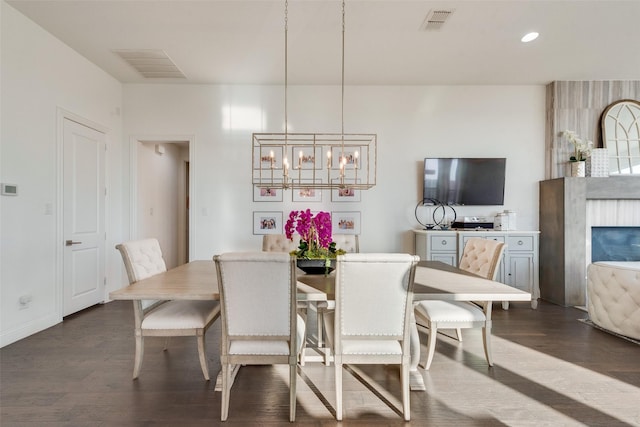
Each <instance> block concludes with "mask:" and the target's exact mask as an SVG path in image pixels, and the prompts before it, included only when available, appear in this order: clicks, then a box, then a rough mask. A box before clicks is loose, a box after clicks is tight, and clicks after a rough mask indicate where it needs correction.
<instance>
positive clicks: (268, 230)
mask: <svg viewBox="0 0 640 427" xmlns="http://www.w3.org/2000/svg"><path fill="white" fill-rule="evenodd" d="M253 234H282V211H280V212H253Z"/></svg>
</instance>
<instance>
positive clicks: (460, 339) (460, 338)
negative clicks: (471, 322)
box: [456, 328, 462, 342]
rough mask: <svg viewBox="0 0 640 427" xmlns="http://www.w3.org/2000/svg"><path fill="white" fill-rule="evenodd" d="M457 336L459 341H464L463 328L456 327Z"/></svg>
mask: <svg viewBox="0 0 640 427" xmlns="http://www.w3.org/2000/svg"><path fill="white" fill-rule="evenodd" d="M456 338H458V341H460V342H462V329H460V328H456Z"/></svg>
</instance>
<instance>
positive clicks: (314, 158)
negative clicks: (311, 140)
mask: <svg viewBox="0 0 640 427" xmlns="http://www.w3.org/2000/svg"><path fill="white" fill-rule="evenodd" d="M290 163H291V169H293V170H298V169H302V170H305V169H322V166H323V162H322V147H313V146H312V147H296V146H293V148H292V149H291V162H290Z"/></svg>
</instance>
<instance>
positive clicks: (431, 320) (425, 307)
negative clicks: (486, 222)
mask: <svg viewBox="0 0 640 427" xmlns="http://www.w3.org/2000/svg"><path fill="white" fill-rule="evenodd" d="M505 247H506V245H505V243H504V242H498V241H496V240H492V239H481V238H471V239H469V240H468V241H467V243H466V244H465V246H464V250H463V252H462V257H461V258H460V264H459V265H458V267H459V268H460V269H462V270H465V271H469V272H471V273H474V274H477V275H478V276H481V277H483V278H485V279H490V280H495V278H496V275H497V273H498V266H499V265H500V260H501V259H502V254H503V253H504V249H505ZM491 306H492V302H491V301H484V302H467V301H420V302H419V303H417V304H416V306H415V317H416V324H417V325H418V327H421V328H422V329H424V328H428V329H429V331H428V333H429V339H428V341H427V353H426V355H425V356H424V357H423V358H422V360H421V363H420V364H421V366H422V367H423V368H424V369H427V370H428V369H429V368H430V367H431V362H432V361H433V355H434V353H435V347H436V337H437V333H438V330H439V329H455V330H456V336H457V338H458V340H459V341H462V331H461V329H463V328H482V341H483V344H484V354H485V357H486V358H487V363H488V364H489V366H493V356H492V354H491V320H490V319H491V308H492V307H491ZM487 319H489V320H487Z"/></svg>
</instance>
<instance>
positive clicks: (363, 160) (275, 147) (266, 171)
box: [252, 0, 377, 190]
mask: <svg viewBox="0 0 640 427" xmlns="http://www.w3.org/2000/svg"><path fill="white" fill-rule="evenodd" d="M287 33H288V1H287V0H285V9H284V133H254V134H253V137H252V139H253V141H252V165H253V166H252V169H253V185H254V186H255V187H259V188H282V189H288V188H293V189H297V188H309V189H312V188H313V189H333V188H336V189H345V188H349V189H354V190H368V189H370V188H372V187H373V186H375V185H376V169H377V148H376V147H377V135H376V134H364V133H363V134H352V133H349V134H347V133H344V35H345V2H344V0H343V1H342V67H341V68H342V69H341V71H342V80H341V90H342V92H341V111H340V113H341V131H340V133H289V132H288V120H287V87H288V68H287V65H288V64H287V62H288V61H287V59H288V58H287V54H288V41H287Z"/></svg>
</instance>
